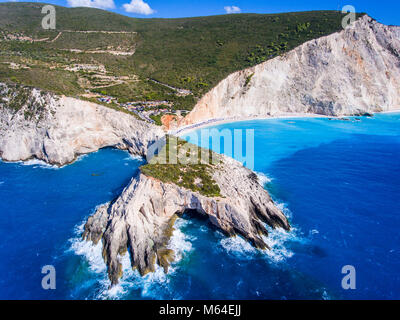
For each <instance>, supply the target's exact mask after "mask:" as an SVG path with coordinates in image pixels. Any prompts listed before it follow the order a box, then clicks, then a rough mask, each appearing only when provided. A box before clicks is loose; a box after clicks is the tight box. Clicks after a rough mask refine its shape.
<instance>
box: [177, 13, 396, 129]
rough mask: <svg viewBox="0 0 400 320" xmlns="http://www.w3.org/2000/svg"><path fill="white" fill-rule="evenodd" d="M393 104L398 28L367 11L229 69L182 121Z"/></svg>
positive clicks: (339, 112)
mask: <svg viewBox="0 0 400 320" xmlns="http://www.w3.org/2000/svg"><path fill="white" fill-rule="evenodd" d="M392 109H400V27H395V26H385V25H382V24H380V23H378V22H376V21H374V20H373V19H371V18H370V17H369V16H367V15H365V16H363V17H361V18H359V19H358V20H357V21H356V22H355V23H354V24H353V25H352V26H349V27H347V28H346V29H344V30H342V31H340V32H337V33H334V34H331V35H329V36H326V37H322V38H319V39H316V40H312V41H309V42H306V43H304V44H303V45H301V46H299V47H297V48H295V49H294V50H292V51H290V52H288V53H287V54H285V55H283V56H280V57H276V58H274V59H271V60H269V61H266V62H264V63H262V64H260V65H257V66H255V67H252V68H249V69H246V70H243V71H239V72H235V73H233V74H231V75H230V76H228V77H227V78H226V79H224V80H223V81H221V82H220V83H219V84H218V85H217V86H216V87H215V88H213V89H212V90H211V91H210V92H208V93H207V94H206V95H205V96H204V97H203V98H202V99H201V100H200V101H199V102H198V104H197V105H196V106H195V108H194V109H193V111H192V112H191V113H190V114H189V115H188V116H186V117H185V118H184V119H180V121H178V125H179V126H185V125H189V124H194V123H199V122H203V121H206V120H209V119H222V118H224V119H227V118H232V119H235V118H247V117H268V116H278V115H287V114H293V113H302V114H304V113H313V114H321V115H329V116H343V115H353V114H360V113H364V112H380V111H387V110H392Z"/></svg>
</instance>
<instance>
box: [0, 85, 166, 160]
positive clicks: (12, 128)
mask: <svg viewBox="0 0 400 320" xmlns="http://www.w3.org/2000/svg"><path fill="white" fill-rule="evenodd" d="M163 134H164V133H163V132H162V130H161V129H160V128H159V127H156V126H152V125H150V124H147V123H145V122H143V121H140V120H137V119H136V118H135V117H133V116H132V115H129V114H125V113H122V112H118V111H116V110H113V109H110V108H107V107H104V106H101V105H97V104H95V103H91V102H86V101H82V100H78V99H74V98H69V97H64V96H61V97H59V96H56V95H53V94H49V93H45V92H41V91H40V90H37V89H32V88H28V87H22V86H15V85H14V86H13V85H6V84H1V83H0V157H1V158H2V159H3V160H6V161H18V160H27V159H30V158H37V159H40V160H44V161H46V162H48V163H50V164H56V165H64V164H67V163H70V162H72V161H74V160H75V158H76V157H77V156H78V155H80V154H86V153H89V152H93V151H96V150H98V149H100V148H104V147H115V148H119V149H126V150H129V152H131V153H132V154H137V155H145V154H146V150H147V147H148V145H149V144H151V143H152V142H153V141H155V140H156V139H157V138H158V137H161V136H163Z"/></svg>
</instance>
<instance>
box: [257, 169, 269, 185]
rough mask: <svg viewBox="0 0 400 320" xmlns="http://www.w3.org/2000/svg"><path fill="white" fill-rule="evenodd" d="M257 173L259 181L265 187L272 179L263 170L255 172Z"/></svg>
mask: <svg viewBox="0 0 400 320" xmlns="http://www.w3.org/2000/svg"><path fill="white" fill-rule="evenodd" d="M255 174H256V175H257V177H258V181H259V183H260V184H261V185H262V186H263V187H265V185H266V184H268V183H270V182H271V181H272V179H271V178H269V177H268V176H267V175H266V174H265V173H262V172H255Z"/></svg>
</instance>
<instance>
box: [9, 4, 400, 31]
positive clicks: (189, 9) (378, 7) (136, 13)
mask: <svg viewBox="0 0 400 320" xmlns="http://www.w3.org/2000/svg"><path fill="white" fill-rule="evenodd" d="M14 1H15V0H14ZM32 2H34V1H32ZM39 2H47V3H54V4H58V5H62V6H67V7H71V6H92V7H98V8H102V9H106V10H110V11H114V12H118V13H121V14H124V15H128V16H132V17H144V18H145V17H148V18H151V17H162V18H174V17H193V16H204V15H216V14H224V13H227V12H230V13H238V12H244V13H277V12H288V11H305V10H325V9H326V10H341V8H342V7H343V6H345V5H353V6H354V7H355V8H356V10H357V11H358V12H367V13H368V14H370V15H371V16H372V17H373V18H375V19H377V20H378V21H379V22H382V23H385V24H395V25H400V15H399V11H400V1H398V0H390V1H389V0H381V1H372V0H347V1H337V0H336V1H335V0H306V1H298V0H297V1H296V0H289V1H284V0H191V1H188V0H47V1H46V0H41V1H39Z"/></svg>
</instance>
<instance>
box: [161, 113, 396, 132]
mask: <svg viewBox="0 0 400 320" xmlns="http://www.w3.org/2000/svg"><path fill="white" fill-rule="evenodd" d="M387 113H400V109H396V110H390V111H382V112H377V113H376V114H387ZM350 117H357V116H327V115H322V114H315V113H289V114H280V115H274V116H254V117H230V118H220V119H209V120H207V121H203V122H199V123H194V124H191V125H188V126H184V127H180V128H178V129H175V130H169V131H168V132H167V133H168V134H171V135H177V136H182V135H184V134H189V133H190V132H192V131H196V130H199V129H204V128H207V127H214V126H218V125H222V124H229V123H236V122H245V121H253V120H273V119H288V120H290V119H302V118H310V119H316V118H322V119H327V118H337V119H340V118H350Z"/></svg>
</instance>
